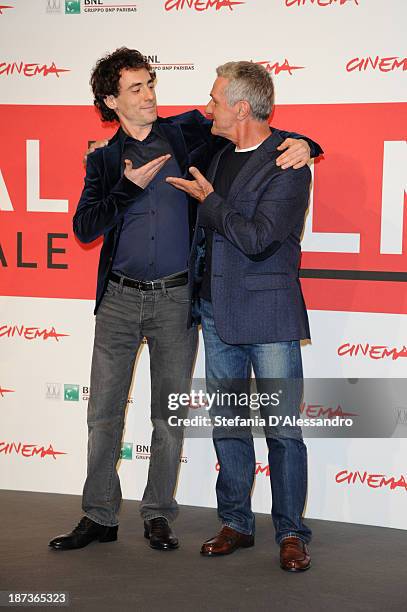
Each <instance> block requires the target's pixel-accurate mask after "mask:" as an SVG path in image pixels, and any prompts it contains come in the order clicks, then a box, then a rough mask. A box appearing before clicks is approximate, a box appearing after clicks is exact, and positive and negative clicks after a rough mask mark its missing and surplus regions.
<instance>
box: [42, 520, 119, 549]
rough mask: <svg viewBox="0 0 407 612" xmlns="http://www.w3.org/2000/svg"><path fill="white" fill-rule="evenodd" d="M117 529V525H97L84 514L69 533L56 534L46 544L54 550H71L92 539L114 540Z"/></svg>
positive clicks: (82, 545)
mask: <svg viewBox="0 0 407 612" xmlns="http://www.w3.org/2000/svg"><path fill="white" fill-rule="evenodd" d="M117 530H118V526H117V525H116V527H107V526H106V525H99V524H98V523H95V522H94V521H92V520H91V519H90V518H88V517H87V516H84V517H82V518H81V520H80V521H79V523H78V524H77V526H76V527H75V529H74V530H73V531H71V533H65V534H63V535H59V536H57V537H56V538H54V539H53V540H51V542H50V543H49V544H48V546H51V548H54V549H55V550H71V549H73V548H83V547H84V546H87V545H88V544H90V542H93V540H99V542H114V541H115V540H117Z"/></svg>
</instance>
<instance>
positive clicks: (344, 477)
mask: <svg viewBox="0 0 407 612" xmlns="http://www.w3.org/2000/svg"><path fill="white" fill-rule="evenodd" d="M335 481H336V482H337V483H338V484H347V485H354V484H362V485H364V486H367V487H370V488H371V489H381V488H383V487H386V488H388V489H390V491H395V490H396V489H404V491H407V482H406V479H405V477H404V476H403V475H401V476H397V477H395V476H386V475H385V474H370V473H369V472H349V471H348V470H342V471H340V472H338V473H337V474H336V476H335Z"/></svg>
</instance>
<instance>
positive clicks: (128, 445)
mask: <svg viewBox="0 0 407 612" xmlns="http://www.w3.org/2000/svg"><path fill="white" fill-rule="evenodd" d="M120 459H133V443H132V442H124V443H123V445H122V450H121V451H120Z"/></svg>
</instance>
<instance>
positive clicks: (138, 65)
mask: <svg viewBox="0 0 407 612" xmlns="http://www.w3.org/2000/svg"><path fill="white" fill-rule="evenodd" d="M142 68H145V69H146V70H148V72H149V73H150V76H151V78H152V79H154V80H155V72H154V70H153V69H152V67H151V64H150V63H149V62H148V61H147V58H146V57H145V56H144V55H143V54H142V53H140V51H136V49H128V48H127V47H120V48H119V49H116V51H113V53H108V54H107V55H105V56H104V57H102V58H101V59H99V60H98V61H97V62H96V65H95V67H94V69H93V70H92V74H91V77H90V84H91V87H92V91H93V95H94V100H93V103H94V105H95V106H96V108H97V109H98V110H99V111H100V114H101V116H102V121H118V118H117V115H116V113H115V111H114V110H112V109H110V108H108V107H107V106H106V104H105V101H104V98H105V97H106V96H117V95H118V94H119V80H120V75H121V71H122V70H123V69H128V70H140V69H142Z"/></svg>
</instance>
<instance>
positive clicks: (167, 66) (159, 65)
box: [146, 55, 195, 71]
mask: <svg viewBox="0 0 407 612" xmlns="http://www.w3.org/2000/svg"><path fill="white" fill-rule="evenodd" d="M146 60H147V61H148V62H150V64H151V67H152V68H153V69H154V70H155V71H161V70H162V71H164V70H167V71H170V70H174V71H178V70H195V64H194V63H193V62H182V63H176V64H174V63H170V62H162V61H161V60H159V59H158V55H147V56H146Z"/></svg>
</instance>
